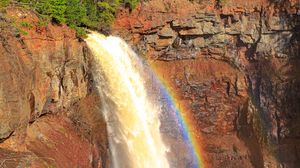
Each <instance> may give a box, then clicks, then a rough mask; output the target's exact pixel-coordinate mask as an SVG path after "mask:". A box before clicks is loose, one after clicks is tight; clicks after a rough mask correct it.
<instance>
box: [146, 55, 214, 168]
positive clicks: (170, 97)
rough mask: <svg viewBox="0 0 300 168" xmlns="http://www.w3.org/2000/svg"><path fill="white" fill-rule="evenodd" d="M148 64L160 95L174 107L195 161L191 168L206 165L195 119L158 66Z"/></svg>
mask: <svg viewBox="0 0 300 168" xmlns="http://www.w3.org/2000/svg"><path fill="white" fill-rule="evenodd" d="M146 62H147V64H148V65H149V66H150V68H151V69H150V71H151V72H152V73H154V74H155V75H154V76H155V77H156V78H157V79H156V82H157V84H158V85H159V86H160V87H161V88H160V91H161V94H162V96H163V97H164V98H165V99H166V102H167V103H168V106H169V107H171V108H172V109H174V111H175V115H176V118H177V120H178V124H179V127H180V129H181V132H182V135H183V137H184V139H185V140H187V141H188V143H189V145H190V146H189V148H190V149H189V150H190V153H191V154H192V155H193V158H194V159H195V160H196V161H197V163H196V165H194V166H193V167H192V168H204V167H208V166H207V165H206V164H205V158H204V156H203V153H204V151H203V148H202V144H201V142H202V140H201V137H200V136H199V133H197V134H196V133H195V132H196V124H195V121H194V120H193V119H192V118H191V117H190V116H192V115H189V110H188V109H187V108H186V107H184V106H183V103H180V102H179V100H180V99H179V96H178V95H176V92H175V89H173V87H172V85H171V83H170V82H168V81H167V79H165V78H164V76H162V75H161V74H162V72H160V71H159V68H158V67H155V65H154V64H152V63H150V62H149V61H146ZM151 72H150V73H151Z"/></svg>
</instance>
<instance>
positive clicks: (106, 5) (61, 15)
mask: <svg viewBox="0 0 300 168" xmlns="http://www.w3.org/2000/svg"><path fill="white" fill-rule="evenodd" d="M2 1H3V6H4V5H7V3H9V0H0V6H1V5H2ZM14 2H17V3H19V4H20V5H22V6H27V7H30V8H31V9H33V10H34V11H36V12H38V13H39V14H40V16H41V18H48V19H50V20H52V21H53V22H55V23H58V24H60V23H66V24H67V25H69V26H70V27H72V28H74V29H75V30H76V31H77V33H78V35H83V34H84V29H83V28H90V29H98V30H99V29H100V30H101V29H102V30H103V29H107V28H109V27H110V25H111V23H112V22H113V20H114V18H115V14H116V12H117V9H118V8H119V7H120V6H121V5H125V4H126V6H130V8H134V7H135V6H136V4H137V3H138V0H16V1H14Z"/></svg>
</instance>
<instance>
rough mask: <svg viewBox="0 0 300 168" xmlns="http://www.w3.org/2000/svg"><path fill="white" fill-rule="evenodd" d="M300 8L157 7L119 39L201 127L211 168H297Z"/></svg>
mask: <svg viewBox="0 0 300 168" xmlns="http://www.w3.org/2000/svg"><path fill="white" fill-rule="evenodd" d="M299 5H300V4H299V1H294V0H290V1H268V0H257V1H239V0H226V1H212V0H202V1H201V0H200V1H193V2H191V1H187V0H152V1H147V2H142V3H141V4H140V5H139V6H138V8H137V9H136V10H133V11H132V12H128V11H126V10H123V11H122V12H120V13H119V15H118V19H117V20H116V22H115V24H114V34H117V35H120V36H121V37H123V38H125V39H126V40H127V41H128V42H129V43H131V45H132V47H133V48H135V50H136V51H137V52H138V53H139V54H140V55H142V56H144V57H145V58H147V59H148V60H149V62H150V63H151V64H153V65H154V66H155V67H157V68H158V69H159V71H160V72H161V73H162V76H163V78H165V79H166V80H167V81H169V83H170V84H171V85H172V87H173V88H174V90H176V92H177V93H178V94H179V95H180V102H181V103H182V104H185V105H186V106H188V107H189V110H190V111H191V112H192V113H193V118H194V119H195V120H196V121H197V122H198V133H197V134H198V135H201V137H202V139H203V147H204V154H203V155H205V156H206V160H207V163H208V164H209V166H210V167H241V166H242V167H299V166H300V157H299V153H300V150H299V149H300V146H299V144H300V141H299V130H300V127H299V124H298V122H299V117H300V115H299V114H300V113H299V110H300V109H299V107H300V106H299V102H300V92H299V89H300V86H299V84H300V81H299V80H300V78H299V77H300V76H299V73H300V69H299V55H300V49H299V47H300V43H299V42H300V36H299V33H300V27H299V26H300V9H299V8H300V6H299Z"/></svg>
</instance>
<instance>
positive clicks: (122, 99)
mask: <svg viewBox="0 0 300 168" xmlns="http://www.w3.org/2000/svg"><path fill="white" fill-rule="evenodd" d="M86 42H87V45H88V47H89V48H90V50H91V52H92V54H93V55H94V57H95V65H96V68H95V69H96V74H95V75H96V76H95V77H94V78H95V81H96V85H97V87H98V90H99V93H100V94H101V96H102V97H103V100H102V110H103V112H104V116H105V119H106V122H107V127H108V134H109V143H110V150H111V153H112V158H113V161H112V162H113V167H114V168H168V167H169V163H168V160H167V156H166V151H167V148H166V146H165V145H164V143H163V141H162V137H161V133H160V121H159V107H156V106H155V105H154V104H151V102H152V101H151V100H150V98H149V97H148V95H147V91H146V88H145V80H144V79H143V75H142V73H143V72H140V71H141V69H140V68H139V67H140V65H139V58H138V57H137V56H136V54H135V53H134V52H133V51H132V50H131V49H130V47H128V45H127V44H126V43H125V42H124V41H123V40H121V39H120V38H117V37H111V36H110V37H105V36H103V35H101V34H98V33H96V32H91V33H90V34H89V35H88V38H87V39H86Z"/></svg>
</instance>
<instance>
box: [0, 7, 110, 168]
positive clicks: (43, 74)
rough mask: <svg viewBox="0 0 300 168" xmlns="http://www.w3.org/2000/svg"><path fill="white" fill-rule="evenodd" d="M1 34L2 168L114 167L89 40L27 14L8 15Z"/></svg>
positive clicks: (0, 25) (2, 17)
mask: <svg viewBox="0 0 300 168" xmlns="http://www.w3.org/2000/svg"><path fill="white" fill-rule="evenodd" d="M22 23H23V25H24V23H27V24H28V25H29V26H22ZM0 30H1V33H0V57H1V62H0V73H1V75H0V140H1V142H2V143H0V148H3V150H0V155H2V152H1V151H3V156H5V157H3V158H2V157H0V162H1V166H0V167H2V166H4V167H6V166H8V167H9V166H10V164H11V165H18V166H21V167H24V164H26V165H27V166H25V167H29V166H30V165H31V166H32V167H49V166H50V167H52V166H55V167H99V168H105V167H108V166H109V152H108V142H107V133H106V125H105V122H104V120H103V118H102V115H101V113H100V110H99V108H100V107H99V104H100V103H99V97H98V95H97V94H95V91H94V88H93V86H92V83H93V80H92V74H91V67H90V62H91V59H92V57H91V56H90V55H89V52H88V50H87V47H86V45H85V43H84V42H82V41H80V40H79V39H78V38H77V37H76V36H75V31H74V30H71V29H70V28H68V27H67V26H65V25H54V24H48V25H41V22H40V21H39V19H38V18H37V16H36V15H35V14H34V13H32V12H29V11H28V10H25V9H17V8H9V9H8V10H7V13H6V14H1V15H0ZM4 149H5V150H4ZM6 151H9V152H8V153H12V155H6V154H5V152H6ZM15 153H16V154H15ZM14 155H16V156H17V158H20V159H16V160H13V161H10V160H12V159H13V158H15V157H14ZM10 156H11V158H10ZM24 160H25V161H26V162H25V161H24ZM11 162H13V163H11ZM16 167H17V166H16Z"/></svg>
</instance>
